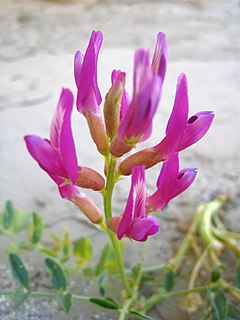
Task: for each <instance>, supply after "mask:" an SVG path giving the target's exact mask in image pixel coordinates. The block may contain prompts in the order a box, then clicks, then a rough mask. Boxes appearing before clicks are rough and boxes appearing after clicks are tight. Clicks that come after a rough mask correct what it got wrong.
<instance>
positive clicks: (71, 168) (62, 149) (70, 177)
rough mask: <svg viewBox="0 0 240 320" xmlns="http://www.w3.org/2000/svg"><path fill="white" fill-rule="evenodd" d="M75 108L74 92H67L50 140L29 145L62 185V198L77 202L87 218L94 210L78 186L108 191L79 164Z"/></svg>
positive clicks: (36, 140)
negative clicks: (75, 143) (88, 212)
mask: <svg viewBox="0 0 240 320" xmlns="http://www.w3.org/2000/svg"><path fill="white" fill-rule="evenodd" d="M72 108H73V95H72V93H71V91H70V90H68V89H63V90H62V93H61V96H60V99H59V102H58V104H57V108H56V111H55V114H54V117H53V120H52V124H51V130H50V140H48V139H43V138H41V137H39V136H36V135H28V136H25V141H26V144H27V148H28V151H29V153H30V154H31V156H32V157H33V158H34V159H35V160H36V161H37V162H38V164H39V166H40V167H41V168H42V169H43V170H44V171H45V172H46V173H47V174H48V175H49V176H50V177H51V178H52V179H53V180H54V181H55V183H56V184H57V185H58V189H59V192H60V195H61V197H62V198H64V199H68V200H70V201H73V202H74V203H75V204H76V205H77V206H78V207H79V208H80V207H82V208H84V210H85V212H84V211H83V213H85V214H86V211H87V210H86V208H87V207H89V208H90V212H91V210H92V207H94V206H93V205H92V204H91V205H90V204H89V203H90V202H91V200H90V199H87V197H86V196H85V195H84V194H83V193H81V192H80V191H79V190H78V188H77V187H76V186H75V184H76V185H78V186H81V187H84V188H92V189H94V190H101V189H102V188H103V187H104V179H103V178H102V176H101V175H100V174H99V173H97V172H96V171H94V170H93V169H90V168H86V167H79V166H78V164H77V156H76V150H75V145H74V140H73V135H72V129H71V114H72ZM83 176H88V179H83ZM79 199H81V201H80V200H79ZM84 199H85V200H84ZM84 202H85V204H84ZM95 207H96V206H95ZM95 207H94V210H92V211H93V212H95V213H93V215H94V217H95V216H96V211H97V208H95ZM98 216H99V214H98ZM93 220H94V221H95V220H96V218H93Z"/></svg>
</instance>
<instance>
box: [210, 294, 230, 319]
mask: <svg viewBox="0 0 240 320" xmlns="http://www.w3.org/2000/svg"><path fill="white" fill-rule="evenodd" d="M209 299H210V302H211V305H212V309H213V313H214V315H215V318H216V319H217V320H224V319H225V317H226V315H227V299H226V296H225V293H224V291H222V290H220V289H211V290H209Z"/></svg>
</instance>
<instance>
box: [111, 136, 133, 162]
mask: <svg viewBox="0 0 240 320" xmlns="http://www.w3.org/2000/svg"><path fill="white" fill-rule="evenodd" d="M133 147H134V145H127V144H125V143H124V142H122V141H121V140H120V139H119V138H118V136H116V137H115V138H114V139H113V141H112V143H111V146H110V152H111V154H112V155H114V156H115V157H118V158H120V157H121V156H122V155H124V154H125V153H127V152H129V151H131V150H132V148H133Z"/></svg>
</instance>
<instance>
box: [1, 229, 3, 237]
mask: <svg viewBox="0 0 240 320" xmlns="http://www.w3.org/2000/svg"><path fill="white" fill-rule="evenodd" d="M2 234H3V230H2V229H1V228H0V236H1V235H2Z"/></svg>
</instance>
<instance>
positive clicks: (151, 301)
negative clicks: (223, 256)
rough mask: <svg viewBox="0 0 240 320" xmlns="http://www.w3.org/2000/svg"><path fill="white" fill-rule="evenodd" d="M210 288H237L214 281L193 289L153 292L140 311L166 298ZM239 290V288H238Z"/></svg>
mask: <svg viewBox="0 0 240 320" xmlns="http://www.w3.org/2000/svg"><path fill="white" fill-rule="evenodd" d="M212 288H219V289H225V290H229V291H230V290H233V289H234V290H237V291H238V289H237V288H235V287H231V286H225V285H222V284H218V283H215V284H212V283H210V284H208V285H204V286H200V287H196V288H193V289H187V290H181V291H176V292H170V293H167V294H164V295H162V296H161V295H160V294H159V293H158V294H155V295H154V296H152V298H150V299H149V300H148V301H147V302H146V303H145V304H144V305H143V306H142V308H141V311H144V312H146V311H147V310H149V309H150V308H152V307H153V306H155V305H156V304H158V303H160V302H162V301H165V300H167V299H172V298H178V297H181V296H185V295H188V294H190V293H196V292H202V291H206V290H208V289H212ZM239 291H240V290H239Z"/></svg>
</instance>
